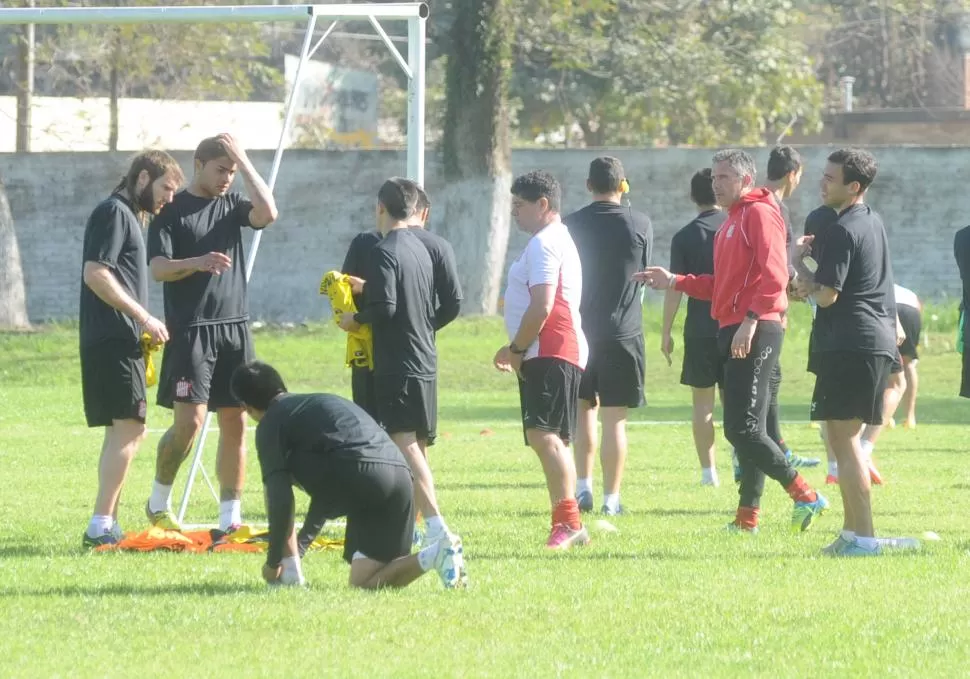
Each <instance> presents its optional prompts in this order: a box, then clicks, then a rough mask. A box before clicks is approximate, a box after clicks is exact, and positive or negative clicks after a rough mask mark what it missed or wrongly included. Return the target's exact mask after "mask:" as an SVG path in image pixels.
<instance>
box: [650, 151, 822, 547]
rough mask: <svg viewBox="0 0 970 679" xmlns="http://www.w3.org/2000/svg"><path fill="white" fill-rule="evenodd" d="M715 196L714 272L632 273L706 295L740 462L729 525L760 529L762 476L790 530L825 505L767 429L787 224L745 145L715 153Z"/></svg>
mask: <svg viewBox="0 0 970 679" xmlns="http://www.w3.org/2000/svg"><path fill="white" fill-rule="evenodd" d="M712 172H713V181H714V196H715V198H716V199H717V202H718V204H719V205H723V206H727V207H728V215H727V219H726V220H725V222H724V224H723V225H722V226H721V228H720V229H719V230H718V232H717V236H715V240H714V274H713V275H711V276H705V275H699V276H695V275H689V276H677V275H675V274H672V273H670V272H669V271H667V270H666V269H663V268H661V267H651V268H648V269H647V270H646V271H644V272H642V273H640V274H637V278H639V279H641V280H643V281H644V282H647V283H649V284H650V286H651V287H653V288H656V289H666V288H668V287H671V286H674V287H676V289H678V290H681V291H683V292H686V293H687V294H688V295H691V296H693V297H699V298H701V299H710V300H711V312H712V314H713V316H714V317H715V318H716V319H717V320H718V324H719V327H720V330H719V333H718V345H719V347H720V348H721V357H722V359H723V360H724V361H725V366H724V434H725V436H727V439H728V441H729V442H730V443H731V444H732V445H733V446H734V447H735V449H736V450H737V454H738V460H739V462H740V464H741V471H742V474H741V487H740V501H739V504H738V510H737V514H736V516H735V520H734V521H733V522H732V523H731V524H730V525H729V528H730V529H732V530H736V531H746V532H755V531H756V530H757V528H758V515H759V513H760V505H761V495H762V492H763V491H764V480H765V476H766V475H767V476H770V477H771V478H772V479H774V480H775V481H777V482H778V483H780V484H781V485H782V487H784V488H785V490H786V492H787V493H788V494H789V496H790V497H791V498H792V500H793V501H794V508H793V510H792V529H793V530H795V531H803V530H807V529H808V528H809V527H810V526H811V524H812V523H813V522H814V520H815V518H816V517H817V516H818V515H819V514H821V513H822V512H823V511H824V510H825V509H826V508H827V507H828V502H827V501H826V499H825V498H824V497H823V496H822V495H821V494H819V493H817V492H816V491H815V490H813V489H812V488H811V486H809V485H808V483H807V482H806V481H805V479H803V478H802V477H801V475H799V473H798V472H797V471H795V469H794V468H793V467H792V466H791V464H790V463H789V461H788V460H787V459H786V458H785V453H784V451H782V450H781V448H779V447H778V444H777V443H775V442H774V441H773V440H772V439H771V438H769V437H768V434H767V432H766V430H765V415H766V412H767V407H768V397H769V395H768V389H767V386H768V385H767V381H768V380H767V379H766V378H767V376H769V375H771V371H772V370H773V369H774V364H775V362H776V361H777V360H778V355H779V353H780V351H781V344H782V340H783V338H784V331H783V330H782V327H781V314H782V313H783V312H784V311H785V310H786V308H787V306H788V299H787V296H786V294H785V290H786V288H787V286H788V249H787V248H786V247H785V224H784V222H783V221H782V219H781V214H780V213H779V211H778V208H777V207H776V206H775V205H774V198H773V197H772V195H771V193H770V192H769V191H768V190H767V189H756V188H755V166H754V160H753V159H752V158H751V156H749V155H748V154H747V153H745V152H744V151H740V150H725V151H719V152H718V153H716V154H715V155H714V159H713V168H712Z"/></svg>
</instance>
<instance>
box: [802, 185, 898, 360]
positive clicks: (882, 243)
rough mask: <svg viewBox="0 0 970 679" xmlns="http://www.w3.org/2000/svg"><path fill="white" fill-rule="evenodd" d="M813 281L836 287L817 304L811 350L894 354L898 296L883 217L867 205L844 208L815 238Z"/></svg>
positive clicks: (819, 351)
mask: <svg viewBox="0 0 970 679" xmlns="http://www.w3.org/2000/svg"><path fill="white" fill-rule="evenodd" d="M813 245H814V247H813V252H815V253H818V254H817V255H816V257H817V259H818V271H817V272H816V273H815V281H816V282H817V283H819V284H821V285H824V286H826V287H829V288H834V289H835V290H837V291H838V293H839V297H838V299H837V300H836V301H835V304H833V305H831V306H829V307H827V308H822V307H819V309H818V312H817V314H816V316H815V327H814V337H813V345H812V351H813V352H816V353H825V352H829V351H855V352H862V353H867V354H876V355H883V356H889V357H894V356H895V355H896V298H895V293H894V291H893V269H892V263H891V261H890V258H889V243H888V238H887V237H886V229H885V227H884V226H883V223H882V219H880V218H879V215H878V214H876V212H875V211H874V210H873V209H872V208H871V207H869V206H868V205H865V204H858V205H853V206H852V207H849V208H848V209H846V210H844V211H843V212H842V213H841V214H840V215H839V219H838V221H837V222H835V223H834V224H832V225H831V226H829V227H828V228H827V229H825V230H824V231H823V232H822V233H821V234H819V235H817V236H816V241H815V242H814V244H813Z"/></svg>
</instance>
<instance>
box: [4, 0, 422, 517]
mask: <svg viewBox="0 0 970 679" xmlns="http://www.w3.org/2000/svg"><path fill="white" fill-rule="evenodd" d="M428 14H429V9H428V5H427V4H425V3H423V2H411V3H386V4H385V3H380V4H371V3H362V4H356V5H350V4H336V5H314V4H305V5H231V6H183V7H177V6H160V7H39V8H0V25H10V24H136V23H168V24H171V23H253V22H269V21H301V20H304V21H306V31H305V33H304V36H303V46H302V48H301V50H300V61H299V63H298V65H297V69H296V75H295V77H294V80H293V86H292V88H290V91H289V93H288V95H287V99H286V105H285V108H284V114H283V125H282V129H281V130H280V138H279V144H278V145H277V147H276V153H275V154H274V155H273V164H272V167H271V169H270V175H269V180H268V181H267V184H268V185H269V188H270V190H273V189H274V188H275V186H276V179H277V177H278V176H279V170H280V163H281V161H282V160H283V151H284V149H285V147H286V138H287V134H288V132H289V128H290V125H291V123H292V121H293V113H294V110H295V104H296V99H297V92H298V91H299V88H300V84H301V82H302V78H303V71H304V69H303V67H304V65H305V64H306V62H307V61H309V60H310V59H311V58H312V57H313V55H314V54H315V53H316V51H317V50H318V49H319V48H320V46H321V45H322V44H323V42H324V40H326V39H327V37H328V36H329V35H330V33H331V32H332V31H333V29H334V28H335V27H336V25H337V23H338V22H340V21H345V20H354V19H367V20H369V21H370V23H371V25H372V26H373V27H374V30H375V31H376V32H377V34H378V35H379V36H380V38H381V39H382V40H383V41H384V44H385V45H386V46H387V48H388V49H389V50H390V52H391V55H392V56H393V57H394V60H395V61H397V63H398V65H400V67H401V69H402V70H403V71H404V73H405V75H407V77H408V129H407V176H408V178H409V179H412V180H414V181H416V182H418V183H419V184H424V140H425V131H424V123H425V108H424V103H425V92H424V88H425V61H426V51H425V50H426V45H425V36H426V27H427V24H426V22H427V18H428ZM318 18H319V19H327V20H330V22H331V23H330V26H329V27H328V28H327V29H326V31H324V33H323V35H322V36H321V37H320V38H319V39H318V40H317V41H316V42H315V43H314V42H313V38H314V29H315V28H316V24H317V19H318ZM381 20H391V21H407V24H408V53H407V58H406V59H405V57H403V56H402V55H401V53H400V52H399V51H398V49H397V47H395V45H394V42H393V41H392V40H391V38H390V37H389V36H388V35H387V33H386V32H385V31H384V28H383V27H382V26H381V23H380V22H381ZM262 236H263V232H262V230H260V231H257V232H256V234H255V235H254V237H253V242H252V245H251V246H250V249H249V255H248V257H247V258H246V280H247V281H248V280H249V279H250V278H251V276H252V273H253V266H254V264H255V262H256V252H257V251H258V250H259V242H260V240H261V239H262ZM211 424H212V413H207V414H206V418H205V423H204V424H203V426H202V431H201V432H200V433H199V440H198V441H197V442H196V446H195V452H194V454H193V456H192V465H191V467H190V469H189V475H188V477H187V479H186V482H185V491H184V493H183V495H182V501H181V503H180V505H179V511H178V520H179V522H180V523H181V522H182V520H183V519H184V518H185V512H186V510H187V509H188V504H189V498H190V496H191V493H192V486H193V484H194V482H195V477H196V474H197V472H198V471H199V470H201V471H202V475H203V477H204V478H205V481H206V484H207V485H208V486H209V490H210V491H211V492H212V494H213V496H215V497H216V500H218V499H219V498H218V496H217V495H216V493H215V489H214V488H213V487H212V483H211V482H210V481H209V478H208V476H207V475H206V472H205V469H204V467H203V466H202V451H203V448H204V446H205V441H206V437H207V435H208V432H209V428H210V426H211Z"/></svg>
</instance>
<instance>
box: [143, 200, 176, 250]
mask: <svg viewBox="0 0 970 679" xmlns="http://www.w3.org/2000/svg"><path fill="white" fill-rule="evenodd" d="M175 219H177V217H176V213H175V210H172V209H166V208H162V211H161V212H160V213H159V214H158V216H156V217H155V218H154V219H153V220H152V223H151V225H149V227H148V244H147V248H148V260H149V261H151V260H152V259H154V258H155V257H164V258H165V259H175V248H174V247H173V244H172V226H173V223H174V221H175Z"/></svg>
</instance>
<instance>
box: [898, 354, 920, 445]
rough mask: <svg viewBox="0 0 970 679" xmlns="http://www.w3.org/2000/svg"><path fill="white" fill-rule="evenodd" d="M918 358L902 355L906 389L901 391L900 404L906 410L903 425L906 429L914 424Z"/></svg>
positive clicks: (917, 388) (917, 384) (917, 389)
mask: <svg viewBox="0 0 970 679" xmlns="http://www.w3.org/2000/svg"><path fill="white" fill-rule="evenodd" d="M918 363H919V360H917V359H915V358H909V357H907V356H903V374H904V375H905V376H906V389H905V391H904V392H903V398H902V406H903V409H904V410H905V411H906V419H905V421H904V425H905V426H906V427H907V428H908V429H912V428H914V427H915V426H916V393H917V392H918V391H919V373H918V372H917V371H916V366H917V364H918Z"/></svg>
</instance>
